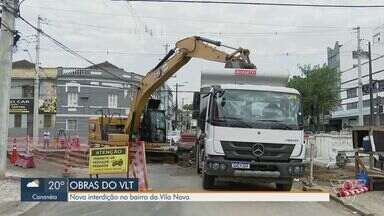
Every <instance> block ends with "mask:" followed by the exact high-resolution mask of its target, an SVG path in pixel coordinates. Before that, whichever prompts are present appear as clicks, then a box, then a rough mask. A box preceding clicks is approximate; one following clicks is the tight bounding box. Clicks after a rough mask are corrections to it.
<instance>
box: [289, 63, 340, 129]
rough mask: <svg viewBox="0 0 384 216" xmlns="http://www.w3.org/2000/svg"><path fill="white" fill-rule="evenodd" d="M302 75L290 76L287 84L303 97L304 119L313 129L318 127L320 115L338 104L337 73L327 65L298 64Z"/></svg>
mask: <svg viewBox="0 0 384 216" xmlns="http://www.w3.org/2000/svg"><path fill="white" fill-rule="evenodd" d="M299 68H300V70H301V72H302V75H301V76H294V77H292V78H291V79H290V80H289V82H288V86H289V87H291V88H295V89H297V90H298V91H299V92H300V93H301V95H302V97H303V111H304V117H305V119H309V120H310V125H312V126H314V129H315V130H318V129H319V126H320V116H323V115H324V114H326V113H329V112H330V111H332V110H334V109H335V108H336V107H337V106H338V105H339V92H338V86H339V74H338V73H337V71H336V70H334V69H331V68H329V67H328V66H327V65H323V66H319V65H316V66H311V65H304V66H299Z"/></svg>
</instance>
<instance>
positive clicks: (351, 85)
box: [328, 25, 384, 127]
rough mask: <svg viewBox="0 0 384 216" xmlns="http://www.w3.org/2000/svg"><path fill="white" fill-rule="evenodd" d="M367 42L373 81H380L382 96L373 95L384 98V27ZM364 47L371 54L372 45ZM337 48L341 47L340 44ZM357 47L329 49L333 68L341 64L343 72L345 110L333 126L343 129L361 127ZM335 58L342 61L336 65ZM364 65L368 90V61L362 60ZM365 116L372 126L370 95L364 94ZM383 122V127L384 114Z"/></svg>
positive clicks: (352, 44) (383, 122) (342, 108)
mask: <svg viewBox="0 0 384 216" xmlns="http://www.w3.org/2000/svg"><path fill="white" fill-rule="evenodd" d="M363 38H364V37H363ZM365 39H368V40H370V41H371V49H372V74H373V80H378V81H379V92H378V93H376V92H375V93H374V94H373V96H374V99H375V98H376V96H377V95H379V96H381V97H383V96H384V25H382V26H380V27H378V28H376V29H375V30H374V33H373V35H371V36H368V37H365ZM361 44H362V49H363V50H364V51H368V45H367V44H368V41H367V40H362V42H361ZM336 45H338V44H337V43H336ZM356 47H357V40H355V41H349V42H346V43H345V44H342V45H340V46H339V47H335V48H334V49H331V48H328V64H329V65H330V66H331V67H332V65H335V64H336V63H337V64H338V65H337V66H338V67H339V71H340V99H341V106H340V107H339V108H338V110H336V111H334V112H333V113H332V122H333V125H339V126H340V127H341V126H342V127H345V126H356V125H358V115H359V109H358V67H357V59H353V57H352V51H353V50H356V49H357V48H356ZM335 51H338V55H335ZM335 57H336V58H339V59H338V60H337V61H335ZM335 62H336V63H335ZM361 62H362V66H361V71H362V81H363V86H366V87H368V83H369V64H368V59H367V58H362V61H361ZM363 88H364V87H363ZM374 104H376V101H374ZM363 113H364V125H369V114H370V102H369V93H366V92H363ZM375 118H376V117H375ZM380 118H381V125H384V118H383V115H382V114H381V116H380ZM374 121H375V120H374Z"/></svg>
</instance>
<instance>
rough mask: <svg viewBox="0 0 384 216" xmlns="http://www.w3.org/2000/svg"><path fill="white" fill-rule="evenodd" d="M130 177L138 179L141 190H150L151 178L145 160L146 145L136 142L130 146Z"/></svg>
mask: <svg viewBox="0 0 384 216" xmlns="http://www.w3.org/2000/svg"><path fill="white" fill-rule="evenodd" d="M129 159H130V160H129V161H130V163H129V177H131V178H138V180H139V190H140V191H147V190H148V188H149V177H148V171H147V165H146V164H147V163H146V159H145V143H144V142H143V141H136V142H134V143H130V145H129Z"/></svg>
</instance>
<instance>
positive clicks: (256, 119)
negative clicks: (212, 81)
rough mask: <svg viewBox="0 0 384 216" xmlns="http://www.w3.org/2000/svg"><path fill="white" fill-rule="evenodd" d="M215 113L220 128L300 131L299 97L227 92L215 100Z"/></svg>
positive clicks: (216, 96)
mask: <svg viewBox="0 0 384 216" xmlns="http://www.w3.org/2000/svg"><path fill="white" fill-rule="evenodd" d="M211 109H212V115H211V118H212V120H213V121H212V122H213V123H214V124H216V125H220V126H230V127H249V128H268V129H286V130H289V129H291V130H297V129H298V127H299V124H301V122H300V121H301V102H300V96H299V95H297V94H291V93H282V92H270V91H254V90H234V89H227V90H224V91H222V92H220V93H217V94H216V95H215V96H214V99H213V101H212V106H211Z"/></svg>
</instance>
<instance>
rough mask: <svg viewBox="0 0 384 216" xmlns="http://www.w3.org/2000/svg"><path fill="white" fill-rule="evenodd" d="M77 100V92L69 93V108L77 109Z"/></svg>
mask: <svg viewBox="0 0 384 216" xmlns="http://www.w3.org/2000/svg"><path fill="white" fill-rule="evenodd" d="M77 99H78V95H77V93H76V92H69V93H68V106H69V107H77Z"/></svg>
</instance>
